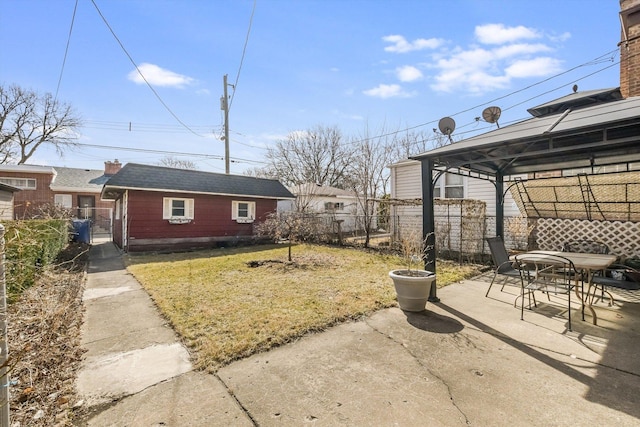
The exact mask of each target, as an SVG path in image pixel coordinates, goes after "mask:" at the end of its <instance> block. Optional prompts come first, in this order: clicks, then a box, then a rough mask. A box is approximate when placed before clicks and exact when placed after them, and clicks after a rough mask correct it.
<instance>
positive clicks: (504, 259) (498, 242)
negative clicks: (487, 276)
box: [484, 236, 520, 297]
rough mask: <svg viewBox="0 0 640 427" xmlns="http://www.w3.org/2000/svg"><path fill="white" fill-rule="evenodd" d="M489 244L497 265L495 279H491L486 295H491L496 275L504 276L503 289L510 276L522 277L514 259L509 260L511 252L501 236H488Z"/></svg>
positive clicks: (494, 262)
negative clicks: (514, 265)
mask: <svg viewBox="0 0 640 427" xmlns="http://www.w3.org/2000/svg"><path fill="white" fill-rule="evenodd" d="M485 240H486V241H487V243H488V244H489V250H490V251H491V258H492V259H493V264H494V266H495V270H494V274H493V279H491V283H490V284H489V289H487V293H486V294H484V296H485V297H488V296H489V291H490V290H491V287H492V286H493V282H495V280H496V277H498V275H500V276H504V281H503V282H502V288H500V291H502V290H503V289H504V287H505V285H506V284H507V280H509V278H518V279H520V272H519V271H518V270H516V269H515V268H513V261H511V260H509V253H508V252H507V248H506V247H505V246H504V241H503V240H502V237H501V236H496V237H488V238H487V239H485Z"/></svg>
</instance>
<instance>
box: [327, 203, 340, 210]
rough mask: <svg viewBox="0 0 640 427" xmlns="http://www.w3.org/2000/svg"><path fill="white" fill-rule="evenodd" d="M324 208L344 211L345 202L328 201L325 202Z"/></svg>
mask: <svg viewBox="0 0 640 427" xmlns="http://www.w3.org/2000/svg"><path fill="white" fill-rule="evenodd" d="M324 210H325V211H342V210H344V203H343V202H337V203H333V202H326V203H325V204H324Z"/></svg>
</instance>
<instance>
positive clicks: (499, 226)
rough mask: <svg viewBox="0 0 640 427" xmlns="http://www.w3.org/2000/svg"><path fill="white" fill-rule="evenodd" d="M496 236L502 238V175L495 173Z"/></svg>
mask: <svg viewBox="0 0 640 427" xmlns="http://www.w3.org/2000/svg"><path fill="white" fill-rule="evenodd" d="M496 236H500V237H502V239H503V240H504V176H503V175H502V174H501V173H500V172H498V173H496Z"/></svg>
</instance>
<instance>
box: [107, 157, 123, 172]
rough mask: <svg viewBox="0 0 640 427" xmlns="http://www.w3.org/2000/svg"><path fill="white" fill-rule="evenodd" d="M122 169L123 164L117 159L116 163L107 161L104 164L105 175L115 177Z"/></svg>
mask: <svg viewBox="0 0 640 427" xmlns="http://www.w3.org/2000/svg"><path fill="white" fill-rule="evenodd" d="M120 169H122V163H120V162H119V161H118V159H116V160H115V161H113V162H111V161H107V162H104V174H105V175H109V176H111V175H115V174H117V173H118V171H119V170H120Z"/></svg>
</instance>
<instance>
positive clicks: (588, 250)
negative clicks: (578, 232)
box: [562, 240, 609, 254]
mask: <svg viewBox="0 0 640 427" xmlns="http://www.w3.org/2000/svg"><path fill="white" fill-rule="evenodd" d="M562 252H581V253H585V254H608V253H609V246H607V245H606V244H604V243H602V242H596V241H593V240H572V241H569V242H565V243H564V245H562Z"/></svg>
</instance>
